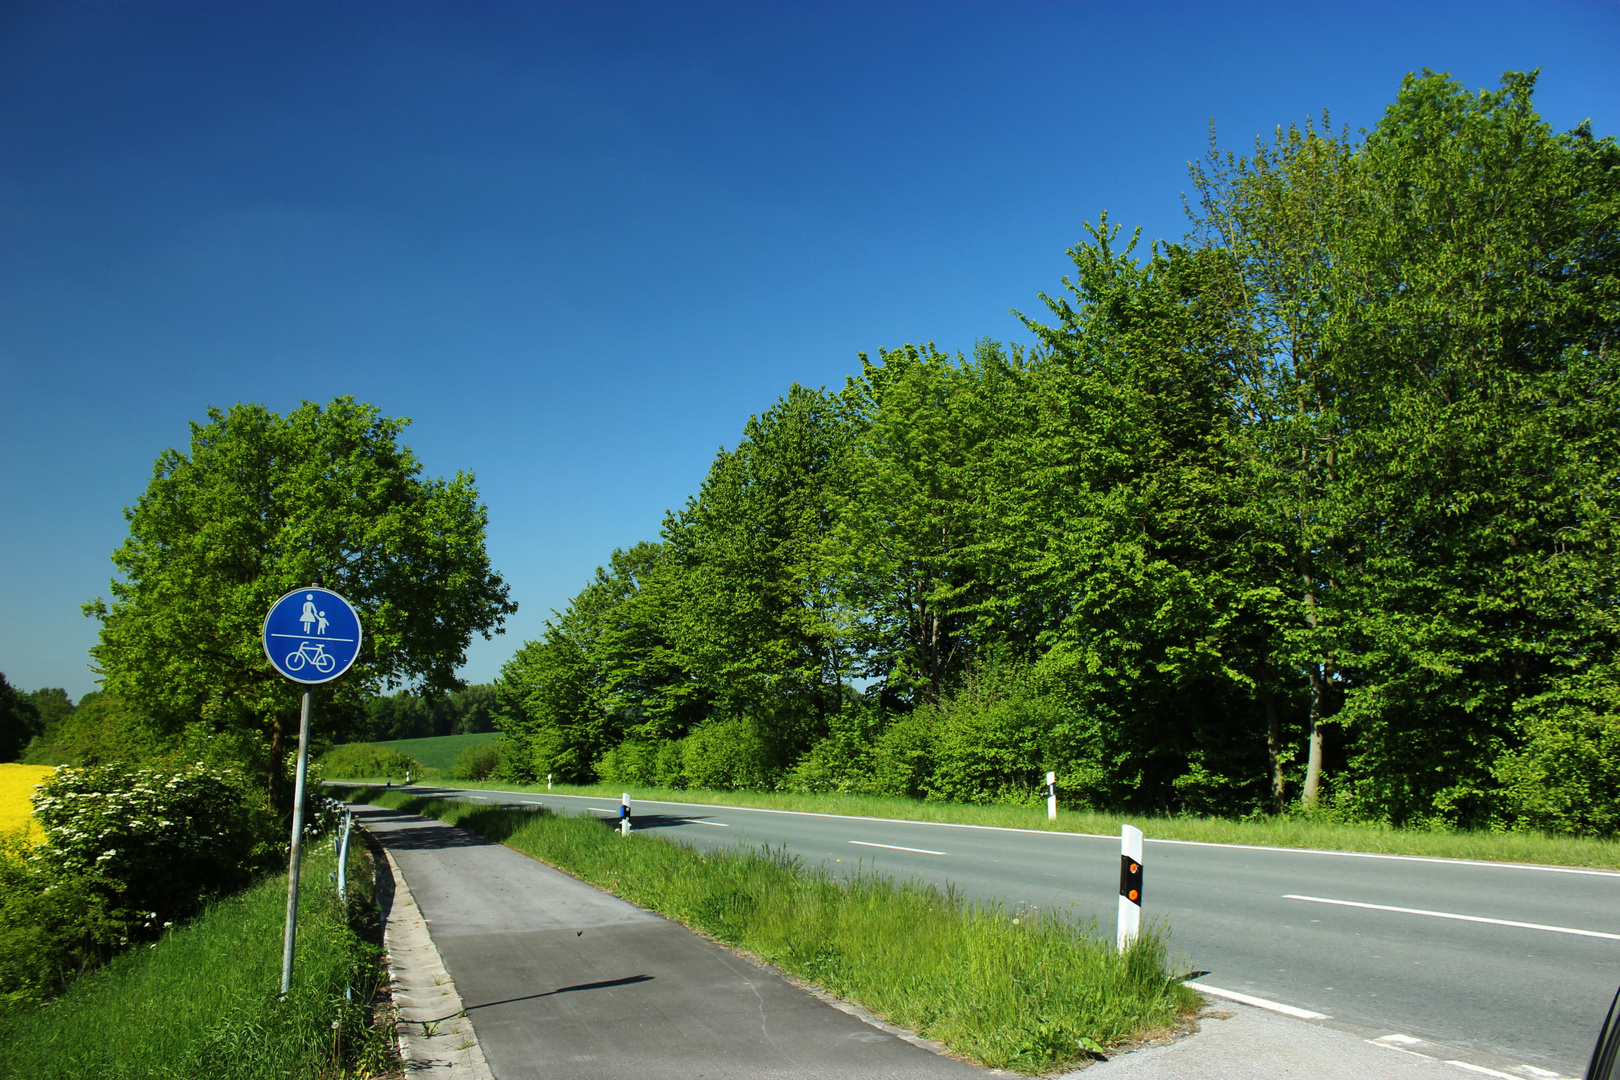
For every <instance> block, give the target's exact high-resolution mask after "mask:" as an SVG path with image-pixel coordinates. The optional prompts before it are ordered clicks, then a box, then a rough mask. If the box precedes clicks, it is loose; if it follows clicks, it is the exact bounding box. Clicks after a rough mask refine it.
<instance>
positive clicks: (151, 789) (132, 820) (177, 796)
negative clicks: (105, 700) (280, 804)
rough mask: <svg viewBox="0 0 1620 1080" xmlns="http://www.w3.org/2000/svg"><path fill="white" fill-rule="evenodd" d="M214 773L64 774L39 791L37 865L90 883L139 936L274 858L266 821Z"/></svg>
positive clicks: (99, 770) (102, 768) (112, 768)
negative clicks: (42, 837)
mask: <svg viewBox="0 0 1620 1080" xmlns="http://www.w3.org/2000/svg"><path fill="white" fill-rule="evenodd" d="M261 801H262V800H259V799H257V798H256V797H255V794H254V793H252V792H250V791H249V790H248V789H247V787H246V784H245V782H244V780H243V779H242V777H241V776H240V774H238V773H235V772H232V771H230V770H227V769H223V768H220V767H219V766H213V765H205V764H200V763H199V764H195V765H189V766H182V767H174V766H168V767H156V766H132V765H120V764H106V765H86V766H82V767H77V768H75V767H63V768H60V769H58V770H57V771H56V774H55V775H54V776H52V777H51V778H50V779H49V780H47V781H46V782H45V783H43V784H41V785H40V786H39V788H38V794H36V795H35V796H34V817H35V819H36V820H37V821H38V822H39V823H40V825H41V826H42V827H43V828H44V830H45V841H44V843H42V844H41V845H40V846H39V847H38V848H36V849H35V852H34V855H33V858H34V861H35V862H36V863H39V864H41V865H42V867H44V868H46V869H48V870H49V871H50V872H51V873H53V874H62V875H67V876H71V877H77V878H85V879H88V880H90V881H93V882H95V883H96V884H97V885H98V886H99V887H100V889H101V890H102V891H103V892H104V893H105V894H107V895H108V897H109V899H110V900H112V902H113V904H114V906H115V907H116V908H117V909H118V910H119V911H120V912H121V913H123V915H124V921H125V923H126V925H127V926H128V928H129V933H130V936H145V932H154V931H156V930H158V929H159V928H160V927H161V924H162V923H163V922H166V921H169V920H171V919H174V918H176V917H178V916H181V915H185V914H188V913H189V912H190V911H192V910H193V909H195V908H196V907H197V906H198V904H200V903H201V902H203V901H205V900H207V899H209V898H210V897H213V896H219V895H222V894H224V893H226V892H230V891H232V890H234V889H236V888H239V887H241V886H242V885H244V884H246V882H247V881H248V879H249V878H250V877H251V876H252V875H253V873H254V872H255V871H256V870H257V869H259V868H260V867H261V866H262V865H263V864H264V862H265V858H266V856H267V855H269V854H270V853H271V852H272V851H273V847H272V846H271V844H270V843H269V840H270V837H271V835H272V834H271V832H270V831H269V829H270V827H271V821H270V819H269V816H268V815H267V814H266V813H265V811H264V810H262V809H261V808H260V806H259V803H260V802H261Z"/></svg>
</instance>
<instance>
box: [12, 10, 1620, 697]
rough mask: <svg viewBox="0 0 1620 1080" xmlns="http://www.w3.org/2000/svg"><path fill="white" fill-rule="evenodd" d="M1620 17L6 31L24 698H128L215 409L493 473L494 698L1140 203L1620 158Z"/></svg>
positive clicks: (1329, 13)
mask: <svg viewBox="0 0 1620 1080" xmlns="http://www.w3.org/2000/svg"><path fill="white" fill-rule="evenodd" d="M1616 57H1620V3H1615V2H1613V0H1604V2H1598V0H1582V2H1576V0H1570V2H1550V3H1488V2H1487V3H1479V2H1474V3H1466V4H1464V3H1457V4H1424V3H1400V4H1376V3H1356V4H1340V5H1326V4H1321V5H1310V4H1299V3H1286V4H1281V3H1280V4H1249V5H1244V4H1219V5H1216V4H1207V3H1204V4H1191V3H1186V4H1174V3H1143V4H1128V5H1127V4H1085V3H1035V2H1031V3H976V4H950V3H919V4H883V3H858V4H839V3H826V2H818V3H802V4H702V3H663V4H608V3H601V4H584V3H578V4H574V3H570V4H538V3H535V4H501V3H483V2H480V3H477V4H451V3H443V4H423V3H386V4H385V3H375V4H373V3H360V2H352V0H351V2H344V3H336V4H334V3H321V4H315V3H309V4H300V3H247V2H242V3H236V2H233V3H229V4H220V3H198V4H190V5H187V4H158V3H143V2H139V0H123V2H116V3H114V2H104V3H73V2H50V3H29V2H20V0H12V2H11V3H8V4H5V5H3V6H0V102H4V105H3V107H0V455H3V456H0V461H3V462H4V466H5V467H4V468H3V469H0V507H3V516H0V521H3V523H4V526H3V528H0V569H3V572H0V671H3V672H5V674H6V675H7V677H8V678H9V679H10V681H11V682H12V683H13V685H17V686H21V687H23V688H25V689H33V688H36V687H39V686H64V687H66V688H67V689H68V691H69V693H70V694H72V695H73V696H74V697H75V698H77V697H78V696H79V695H81V694H83V693H84V692H86V691H88V690H91V689H93V688H94V685H95V684H94V676H93V674H92V673H91V672H90V670H89V668H88V667H87V664H86V655H85V651H86V649H87V648H88V647H89V646H90V645H91V644H92V643H93V641H94V640H95V631H96V624H94V623H93V622H91V621H90V620H87V619H84V618H83V617H82V616H81V615H80V614H79V605H80V604H81V603H82V602H83V601H85V600H87V599H90V598H92V597H95V596H101V595H106V592H107V581H108V578H109V577H110V575H111V573H112V565H111V563H110V562H109V561H108V556H109V554H110V553H111V552H112V550H113V548H114V547H116V546H117V545H118V543H119V542H120V541H121V539H122V538H123V536H124V534H125V523H124V521H123V517H122V510H123V507H125V506H128V505H130V504H131V503H133V502H134V501H135V499H136V498H137V497H138V496H139V494H140V492H141V491H142V490H143V489H144V487H145V484H146V482H147V480H148V478H149V477H150V474H151V469H152V463H153V461H154V459H155V458H156V457H157V455H158V454H159V453H160V452H161V451H162V450H163V449H164V448H166V447H169V446H177V447H181V448H184V446H185V445H186V440H187V438H188V429H187V422H188V421H190V420H195V419H200V418H201V417H202V416H203V413H204V410H205V409H206V408H207V407H208V406H209V405H219V406H229V405H231V404H233V403H235V402H238V401H255V402H260V403H263V404H265V405H267V406H268V407H270V408H272V409H274V410H276V411H278V412H284V411H286V410H288V409H290V408H292V407H294V406H296V405H297V404H298V402H299V401H300V400H303V399H310V400H315V401H322V402H324V401H327V400H330V399H331V398H332V397H334V396H336V395H338V394H353V395H354V396H356V397H357V398H360V399H362V400H366V401H371V402H374V403H376V404H377V405H378V406H379V407H380V408H382V409H383V410H384V411H386V412H388V413H390V414H392V415H397V416H408V417H411V418H412V420H413V424H412V426H411V428H410V429H409V434H408V441H409V442H410V443H411V445H412V446H413V447H414V448H415V450H416V451H417V453H418V454H419V455H420V456H421V458H422V459H423V461H424V463H425V465H426V468H427V470H428V472H429V473H430V474H433V475H446V474H450V473H453V472H455V471H456V470H458V469H461V470H468V471H471V472H474V473H476V474H477V477H478V481H479V486H480V489H481V491H482V493H483V496H484V499H485V501H486V503H487V504H488V506H489V511H490V533H489V548H490V553H491V556H492V559H493V561H494V563H495V565H496V567H497V568H498V570H499V571H500V572H502V573H503V574H504V575H505V576H506V577H507V579H508V581H510V583H511V585H512V592H513V596H514V597H515V598H516V599H517V600H518V602H519V603H520V604H521V610H520V611H519V613H518V615H517V616H516V617H515V618H514V619H512V620H511V622H510V623H509V626H508V633H507V634H506V635H505V636H504V637H498V638H496V639H495V640H494V641H492V642H483V641H482V640H476V641H475V642H474V644H473V647H472V649H471V651H470V654H469V663H468V666H467V668H466V669H465V671H464V673H463V674H464V675H465V677H466V678H468V679H471V680H474V681H483V680H487V679H490V678H493V677H494V676H495V675H496V674H497V672H498V671H499V668H500V665H501V663H502V662H504V661H505V660H506V658H507V657H509V656H510V655H511V653H512V651H513V650H514V649H515V648H516V647H517V646H518V645H519V644H521V643H522V642H523V641H524V640H526V639H528V638H532V637H535V636H537V635H538V634H539V632H540V629H541V626H542V624H543V621H544V619H545V618H546V616H547V615H548V613H549V612H550V611H551V609H552V608H556V607H561V606H563V605H564V604H565V603H566V602H567V599H568V598H569V597H570V596H571V595H573V594H574V593H575V592H576V591H578V589H579V588H580V587H581V586H582V585H583V584H584V582H585V581H586V580H587V578H588V577H589V575H590V574H591V573H592V571H593V570H594V568H595V567H596V566H597V565H599V564H600V563H602V562H603V561H604V560H605V558H606V556H607V555H608V553H609V552H610V551H611V550H612V549H613V548H614V547H616V546H623V545H627V544H630V543H633V542H635V541H636V540H640V539H646V538H652V537H654V536H655V535H656V533H657V530H658V526H659V523H660V521H661V520H662V518H663V515H664V512H665V510H666V508H669V507H677V506H679V505H681V504H682V503H683V502H684V500H685V499H686V497H687V496H688V495H689V494H691V493H692V492H693V491H694V490H695V489H696V487H697V484H698V483H699V481H700V480H701V478H702V476H703V474H704V472H705V471H706V470H707V468H708V465H709V462H710V460H711V458H712V456H713V454H714V451H715V450H716V448H717V447H719V446H720V445H722V444H731V443H734V442H735V441H736V439H737V438H738V436H739V433H740V432H741V430H742V426H743V423H744V422H745V421H746V419H747V418H748V416H749V415H750V414H752V413H755V412H759V411H760V410H762V409H764V408H767V407H768V406H769V405H770V403H771V402H772V401H773V400H774V399H775V398H776V397H777V396H778V395H780V394H782V393H784V392H785V391H786V389H787V387H788V386H789V385H790V384H791V383H793V382H795V381H797V382H800V383H803V384H806V385H812V386H815V385H823V384H825V385H828V386H837V385H840V384H842V382H843V380H844V378H845V376H846V375H848V374H850V373H852V372H853V371H855V370H856V369H857V365H858V361H857V359H856V354H857V353H858V352H861V351H866V352H869V353H875V352H876V351H877V349H879V348H880V347H893V346H895V345H898V344H900V343H902V342H907V341H918V342H920V341H927V340H932V341H935V342H937V343H939V345H940V346H941V347H944V348H948V349H950V350H953V351H954V350H963V351H966V350H969V349H971V347H972V345H973V342H974V341H975V340H976V339H978V338H980V337H986V336H988V337H993V338H997V339H1000V340H1009V339H1013V340H1017V339H1020V338H1021V337H1022V335H1021V333H1020V327H1019V324H1018V322H1017V320H1016V319H1015V318H1014V317H1013V316H1012V315H1011V314H1010V312H1009V309H1012V308H1018V309H1020V310H1024V311H1034V310H1037V309H1038V306H1039V302H1038V300H1037V298H1036V294H1037V293H1038V292H1040V291H1043V290H1044V291H1048V292H1051V291H1055V290H1056V289H1058V288H1061V283H1060V279H1061V277H1062V275H1063V273H1064V271H1065V269H1066V267H1067V262H1066V259H1065V256H1064V250H1065V249H1066V248H1068V247H1070V246H1071V245H1073V244H1074V243H1075V242H1076V241H1077V240H1078V239H1079V238H1080V237H1081V236H1082V235H1083V230H1082V226H1083V224H1084V223H1085V222H1087V221H1091V220H1095V219H1096V217H1097V215H1098V214H1099V212H1101V211H1103V210H1106V211H1107V212H1108V214H1109V216H1110V217H1111V218H1112V219H1113V220H1115V221H1118V222H1122V223H1125V224H1126V225H1127V227H1132V226H1135V225H1141V226H1142V227H1143V228H1144V232H1145V234H1146V236H1148V237H1170V238H1174V237H1178V236H1179V235H1180V234H1181V233H1182V232H1183V231H1184V228H1185V226H1184V221H1183V218H1182V216H1181V204H1180V196H1181V193H1182V192H1183V191H1184V190H1186V189H1187V187H1188V184H1187V179H1186V165H1187V162H1188V160H1189V159H1191V158H1194V157H1197V156H1199V155H1201V154H1202V153H1203V151H1204V150H1205V148H1206V139H1207V135H1208V125H1209V122H1210V120H1211V119H1212V118H1213V119H1214V120H1215V122H1216V124H1217V128H1218V131H1219V133H1220V136H1221V139H1222V142H1223V144H1224V145H1227V146H1230V147H1234V148H1237V149H1240V150H1241V149H1242V148H1244V147H1245V146H1247V145H1250V144H1252V140H1253V138H1254V137H1255V136H1256V135H1258V134H1262V133H1266V132H1269V131H1270V130H1271V129H1272V128H1273V127H1275V126H1276V125H1278V124H1288V123H1290V122H1296V121H1303V119H1304V118H1305V117H1306V116H1307V114H1317V113H1320V111H1321V110H1322V109H1323V108H1324V107H1325V108H1327V109H1328V110H1330V112H1331V115H1332V118H1333V121H1334V126H1335V127H1337V126H1338V125H1340V124H1349V125H1350V127H1351V128H1352V130H1354V129H1358V128H1361V127H1363V126H1371V125H1372V124H1374V123H1375V122H1376V121H1377V119H1378V116H1379V115H1380V113H1381V112H1382V110H1383V108H1384V106H1385V105H1387V104H1388V103H1389V102H1390V101H1391V100H1392V99H1393V97H1394V95H1395V91H1396V88H1397V87H1398V85H1399V83H1400V80H1401V77H1402V76H1403V75H1404V74H1405V73H1407V72H1409V71H1414V70H1418V69H1421V68H1424V67H1429V68H1432V69H1435V70H1441V71H1447V72H1450V73H1451V74H1452V75H1453V76H1454V77H1456V78H1458V79H1460V80H1462V81H1463V82H1464V83H1466V84H1467V85H1468V86H1470V87H1475V88H1477V87H1486V86H1490V87H1494V86H1495V85H1496V83H1497V80H1498V78H1499V77H1500V75H1501V73H1502V72H1503V71H1504V70H1506V69H1510V68H1512V69H1519V70H1528V69H1531V68H1536V67H1539V68H1541V70H1542V75H1541V81H1540V84H1539V89H1538V93H1537V103H1538V106H1539V108H1540V110H1541V112H1542V114H1543V116H1544V117H1546V118H1547V119H1548V120H1549V121H1550V122H1551V123H1552V124H1553V125H1554V126H1555V127H1557V128H1559V129H1564V128H1568V127H1571V126H1573V125H1574V124H1576V123H1579V122H1580V121H1581V120H1583V119H1586V118H1590V119H1591V120H1592V122H1593V124H1594V127H1595V128H1596V130H1597V131H1598V133H1599V134H1610V133H1615V132H1620V62H1617V61H1616Z"/></svg>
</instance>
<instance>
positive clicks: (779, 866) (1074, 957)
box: [351, 788, 1199, 1073]
mask: <svg viewBox="0 0 1620 1080" xmlns="http://www.w3.org/2000/svg"><path fill="white" fill-rule="evenodd" d="M351 797H352V798H354V799H356V801H366V802H373V803H377V804H379V805H383V806H387V807H390V808H392V809H396V810H403V811H405V812H407V813H414V814H422V815H425V816H428V817H435V818H438V819H440V820H441V821H445V822H449V823H451V824H454V825H458V826H460V827H462V828H464V829H468V830H470V831H472V832H476V833H478V834H480V835H482V836H486V837H488V838H489V839H492V840H497V841H500V842H501V843H504V844H507V845H509V846H511V847H513V848H516V849H517V850H518V851H521V852H524V853H525V854H528V855H532V856H534V857H536V858H538V859H541V860H542V861H544V862H547V863H550V864H552V865H554V866H557V867H560V868H561V869H563V870H566V871H567V872H569V873H571V874H573V875H575V876H576V877H579V878H582V879H583V880H585V881H588V882H590V883H591V884H592V885H596V886H597V887H599V888H602V889H605V890H607V891H609V892H611V893H614V894H615V895H617V896H621V897H623V898H624V899H626V900H629V901H630V902H632V903H635V904H639V905H641V906H642V907H645V908H650V909H652V910H654V911H658V912H660V913H662V914H664V915H667V916H669V917H671V918H674V919H677V920H679V921H681V922H683V923H685V924H686V925H688V926H691V927H693V928H694V929H697V930H700V931H703V932H705V933H708V934H711V935H713V936H714V937H715V938H716V939H718V940H720V941H722V942H725V943H727V944H731V945H736V946H739V947H741V948H743V949H746V950H747V951H749V952H751V953H753V954H755V955H757V956H759V957H761V958H763V959H765V960H767V961H769V962H770V963H772V964H775V965H777V966H779V967H781V968H782V969H783V970H785V971H787V972H789V973H790V974H792V975H795V976H797V977H800V978H803V979H805V980H807V981H809V982H812V983H814V984H816V985H818V986H820V987H822V988H823V989H825V990H827V991H828V992H830V993H833V994H836V995H838V996H840V997H843V998H846V999H848V1000H850V1001H854V1002H857V1003H859V1004H860V1005H862V1006H864V1007H865V1008H867V1009H870V1010H871V1011H873V1012H875V1013H877V1014H879V1015H881V1016H883V1017H885V1018H886V1019H888V1020H889V1021H891V1022H892V1023H895V1024H899V1025H901V1026H902V1027H907V1028H910V1029H912V1030H914V1031H917V1032H920V1033H921V1034H923V1035H925V1036H927V1037H928V1038H931V1039H936V1040H938V1041H939V1042H942V1043H944V1044H945V1045H946V1046H948V1047H950V1048H951V1049H952V1050H953V1051H955V1052H957V1053H960V1054H962V1055H964V1056H966V1057H969V1058H972V1059H974V1060H976V1061H979V1062H981V1063H983V1064H985V1065H988V1066H990V1067H992V1068H1002V1069H1016V1070H1018V1071H1020V1072H1029V1073H1036V1072H1046V1071H1049V1070H1052V1069H1054V1068H1057V1067H1059V1066H1062V1065H1065V1064H1068V1063H1070V1062H1074V1061H1076V1060H1079V1059H1083V1058H1086V1057H1088V1056H1091V1055H1092V1054H1093V1053H1097V1052H1101V1051H1104V1050H1106V1049H1108V1048H1109V1047H1112V1046H1117V1045H1119V1044H1121V1043H1128V1042H1132V1041H1135V1040H1137V1039H1140V1038H1142V1037H1143V1036H1145V1035H1147V1034H1149V1033H1152V1032H1155V1031H1158V1030H1162V1029H1165V1028H1168V1027H1170V1026H1172V1025H1174V1024H1176V1023H1177V1022H1178V1021H1180V1020H1182V1019H1183V1018H1184V1017H1185V1016H1186V1014H1187V1013H1188V1011H1189V1010H1191V1009H1192V1008H1193V1007H1195V1006H1196V1004H1197V1003H1198V1000H1199V999H1198V996H1197V995H1196V994H1194V993H1193V992H1192V991H1191V990H1188V989H1187V988H1186V987H1185V986H1183V985H1181V983H1179V982H1177V981H1175V980H1174V979H1172V978H1171V977H1170V976H1169V973H1168V971H1167V968H1166V956H1165V940H1166V937H1167V935H1166V934H1165V933H1164V932H1163V930H1162V928H1158V927H1154V928H1150V929H1149V931H1148V932H1147V933H1145V934H1144V935H1143V936H1142V938H1141V939H1140V940H1139V941H1138V942H1137V943H1136V944H1135V945H1134V946H1133V947H1132V948H1130V949H1128V950H1127V951H1126V952H1125V953H1123V954H1120V953H1116V952H1115V951H1114V949H1113V946H1112V944H1111V943H1110V942H1107V941H1105V940H1103V939H1102V938H1101V937H1100V936H1099V935H1098V933H1097V930H1096V927H1095V926H1094V925H1091V924H1086V925H1077V924H1076V923H1074V922H1073V921H1071V920H1069V919H1066V918H1064V917H1062V916H1060V915H1058V914H1055V913H1044V912H1038V911H1035V910H1033V909H1023V908H1020V909H1018V910H1016V911H1011V912H1009V911H1007V910H1005V909H1003V908H1002V907H1000V906H999V905H997V906H991V905H984V904H977V903H971V902H969V901H966V900H964V899H963V898H962V897H960V896H957V895H956V894H954V893H952V892H950V891H941V890H939V889H938V888H936V887H934V886H932V885H927V884H920V883H916V882H896V881H894V880H892V879H890V878H886V877H881V876H876V875H870V874H862V875H859V876H856V877H854V878H848V879H843V878H834V877H833V876H832V875H831V874H830V873H828V872H827V871H825V870H823V869H820V868H812V867H806V866H805V865H804V864H803V863H802V862H801V861H800V860H799V859H797V858H795V857H792V856H789V855H788V854H787V853H786V852H784V851H773V850H767V849H758V848H756V849H739V850H736V851H725V852H719V853H709V854H700V853H699V852H697V851H695V850H693V849H692V848H689V847H686V846H683V845H679V844H675V843H671V842H670V841H668V840H666V839H663V838H660V837H648V836H636V835H631V836H630V837H621V836H619V834H618V832H617V830H615V829H611V828H604V827H603V826H602V824H600V823H599V822H597V821H596V820H595V819H593V818H584V817H559V816H555V815H552V814H550V813H547V812H545V811H543V810H541V811H531V810H515V809H506V808H496V807H480V806H473V805H470V804H467V803H464V802H458V801H454V800H445V799H430V798H426V797H420V796H411V795H409V794H407V793H404V792H401V791H399V790H397V789H396V790H392V791H390V790H387V789H377V788H369V789H363V790H360V791H356V792H354V793H353V794H352V795H351Z"/></svg>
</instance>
